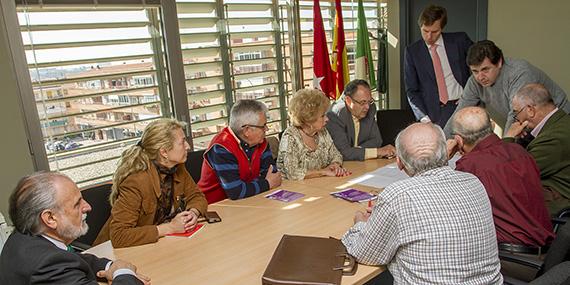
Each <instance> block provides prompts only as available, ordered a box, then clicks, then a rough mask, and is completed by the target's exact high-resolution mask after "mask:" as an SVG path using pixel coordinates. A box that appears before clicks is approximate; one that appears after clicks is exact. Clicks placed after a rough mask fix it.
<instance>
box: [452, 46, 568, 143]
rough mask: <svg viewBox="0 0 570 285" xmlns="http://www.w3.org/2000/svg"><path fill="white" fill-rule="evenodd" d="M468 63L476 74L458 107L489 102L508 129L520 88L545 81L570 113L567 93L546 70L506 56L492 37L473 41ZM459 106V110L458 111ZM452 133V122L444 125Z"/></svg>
mask: <svg viewBox="0 0 570 285" xmlns="http://www.w3.org/2000/svg"><path fill="white" fill-rule="evenodd" d="M467 64H468V65H469V68H470V69H471V73H472V74H473V75H472V76H471V77H470V78H469V80H468V81H467V84H466V85H465V89H464V90H463V96H462V97H461V99H460V100H459V104H458V106H457V110H461V109H463V108H465V107H468V106H479V105H482V106H485V108H486V109H487V111H488V112H489V114H490V115H491V119H493V121H495V122H496V123H497V124H499V126H501V127H503V132H504V131H506V130H508V129H509V127H510V126H511V124H512V123H513V121H514V119H513V117H514V115H515V114H514V112H513V110H512V108H511V101H512V99H513V97H514V96H515V94H516V93H517V91H518V90H519V89H521V88H522V87H524V86H525V85H527V84H530V83H540V84H542V85H543V86H544V87H545V88H546V89H547V90H548V92H549V93H550V94H551V96H552V99H553V101H554V103H555V105H556V106H558V108H560V109H562V110H564V112H566V113H570V103H568V99H567V98H566V93H565V92H564V90H562V88H560V86H558V84H556V82H554V81H552V79H550V77H548V75H547V74H546V73H544V72H543V71H542V70H540V69H538V68H537V67H535V66H533V65H531V64H530V63H528V62H527V61H525V60H521V59H513V58H504V57H503V52H502V51H501V49H500V48H499V47H497V46H496V45H495V43H494V42H492V41H489V40H484V41H479V42H477V43H475V44H473V45H472V46H471V47H470V48H469V51H468V53H467ZM457 110H456V112H457ZM444 131H445V133H446V135H447V136H448V137H449V134H450V131H451V126H450V124H449V123H448V124H447V125H446V126H445V129H444Z"/></svg>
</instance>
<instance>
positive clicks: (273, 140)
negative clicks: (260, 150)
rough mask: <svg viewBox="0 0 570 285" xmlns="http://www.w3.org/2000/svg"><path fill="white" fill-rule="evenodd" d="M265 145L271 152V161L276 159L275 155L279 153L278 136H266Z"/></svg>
mask: <svg viewBox="0 0 570 285" xmlns="http://www.w3.org/2000/svg"><path fill="white" fill-rule="evenodd" d="M266 139H267V144H269V149H270V150H271V156H272V157H273V159H274V160H275V159H277V154H278V153H279V137H278V136H268V137H267V138H266Z"/></svg>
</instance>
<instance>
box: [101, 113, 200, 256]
mask: <svg viewBox="0 0 570 285" xmlns="http://www.w3.org/2000/svg"><path fill="white" fill-rule="evenodd" d="M183 129H184V124H183V123H181V122H178V121H176V120H174V119H160V120H157V121H154V122H152V123H150V124H149V125H148V126H147V127H146V129H145V131H144V133H143V135H142V138H141V140H140V141H139V142H138V143H137V144H136V145H134V146H131V147H130V148H128V149H126V150H125V151H124V152H123V154H122V156H121V162H120V163H119V167H118V168H117V171H116V172H115V175H114V177H113V188H112V191H111V195H110V197H109V200H110V202H111V206H112V210H111V217H109V220H107V223H106V224H105V226H103V229H102V230H101V232H100V233H99V236H98V237H97V239H96V240H95V243H94V244H99V243H102V242H105V241H107V240H109V239H111V243H112V244H113V247H115V248H119V247H127V246H135V245H141V244H147V243H153V242H156V241H158V239H159V238H160V237H163V236H165V235H167V234H171V233H179V232H184V231H188V230H191V229H193V228H194V227H195V226H196V223H197V220H198V217H200V216H203V215H204V214H205V213H206V209H207V206H208V203H207V202H206V198H205V197H204V194H203V193H202V192H201V191H200V190H198V187H197V186H196V183H194V181H193V180H192V177H190V174H188V171H187V170H186V167H185V165H184V163H185V162H186V155H187V152H188V150H189V149H190V146H189V145H188V143H187V142H186V137H185V135H184V131H183Z"/></svg>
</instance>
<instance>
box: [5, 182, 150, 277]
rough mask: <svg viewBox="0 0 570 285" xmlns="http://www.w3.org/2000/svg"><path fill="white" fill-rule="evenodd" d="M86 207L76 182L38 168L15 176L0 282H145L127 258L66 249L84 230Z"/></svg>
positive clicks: (85, 227) (86, 204)
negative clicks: (17, 178) (10, 225)
mask: <svg viewBox="0 0 570 285" xmlns="http://www.w3.org/2000/svg"><path fill="white" fill-rule="evenodd" d="M89 211H91V206H90V205H89V204H88V203H87V202H86V201H85V200H83V198H82V197H81V192H80V191H79V188H77V185H76V184H75V183H74V182H73V181H72V180H71V179H70V178H69V177H67V176H65V175H63V174H60V173H56V172H38V173H34V174H32V175H30V176H26V177H24V178H22V179H21V180H20V182H19V183H18V185H17V186H16V188H15V189H14V192H13V193H12V195H11V196H10V210H9V212H10V218H11V219H12V222H13V223H14V227H15V230H14V232H13V233H12V234H11V235H10V237H9V238H8V240H7V241H6V244H5V245H4V248H3V249H2V254H1V255H0V284H40V283H41V284H48V283H49V284H94V285H95V284H98V283H97V281H98V280H97V279H98V278H99V279H100V280H106V281H108V282H111V281H112V282H113V284H116V285H123V284H128V285H131V284H133V285H134V284H150V279H149V278H148V277H146V276H143V275H141V274H138V273H136V270H137V269H136V267H135V266H134V265H132V264H130V263H128V262H126V261H122V260H116V261H111V260H109V259H106V258H98V257H96V256H94V255H91V254H81V253H76V252H73V251H72V250H70V249H69V244H70V243H71V242H72V241H73V240H75V239H76V238H78V237H80V236H81V235H84V234H85V233H87V230H88V226H87V223H86V222H85V219H86V217H87V212H89Z"/></svg>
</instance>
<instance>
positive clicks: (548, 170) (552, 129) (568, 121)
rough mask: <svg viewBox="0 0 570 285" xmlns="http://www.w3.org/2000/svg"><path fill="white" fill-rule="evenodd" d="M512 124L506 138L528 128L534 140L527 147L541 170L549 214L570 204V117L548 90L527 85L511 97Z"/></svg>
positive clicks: (536, 85)
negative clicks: (556, 103) (558, 105)
mask: <svg viewBox="0 0 570 285" xmlns="http://www.w3.org/2000/svg"><path fill="white" fill-rule="evenodd" d="M511 112H512V114H513V121H514V123H513V124H512V125H511V127H510V128H509V129H508V130H507V131H506V132H505V138H504V140H506V141H514V140H515V138H517V137H520V136H521V135H524V133H525V132H526V131H525V130H527V129H530V130H531V131H530V134H531V135H532V136H533V137H534V139H533V140H532V141H531V142H530V143H529V144H528V146H527V147H526V149H527V150H528V152H529V153H530V154H531V155H532V156H533V157H534V159H535V161H536V164H537V165H538V168H539V169H540V179H541V181H542V186H543V188H544V190H545V192H544V199H545V201H546V203H547V204H548V206H549V210H550V213H551V214H554V215H555V214H557V213H558V212H559V211H560V210H562V209H564V208H566V207H570V147H569V146H570V127H569V126H570V116H569V115H568V114H566V113H565V112H564V111H563V110H561V109H559V108H557V107H556V105H555V104H554V101H553V98H552V96H551V95H550V93H549V92H548V89H547V88H546V87H545V86H544V85H541V84H528V85H526V86H524V87H523V88H521V90H519V91H518V92H517V93H516V95H515V96H514V98H513V101H512V111H511Z"/></svg>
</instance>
